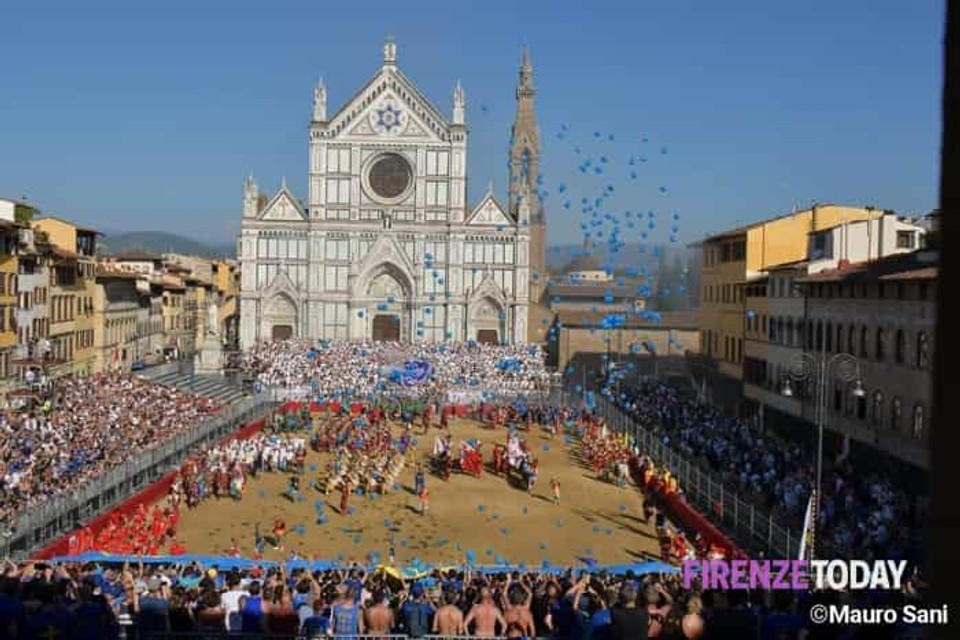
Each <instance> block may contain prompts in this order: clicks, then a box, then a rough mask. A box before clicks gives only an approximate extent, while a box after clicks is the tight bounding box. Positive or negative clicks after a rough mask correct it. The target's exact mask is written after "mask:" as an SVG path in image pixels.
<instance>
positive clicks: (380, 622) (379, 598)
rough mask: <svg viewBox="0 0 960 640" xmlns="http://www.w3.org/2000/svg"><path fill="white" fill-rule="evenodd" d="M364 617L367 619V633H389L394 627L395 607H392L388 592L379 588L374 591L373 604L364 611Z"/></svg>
mask: <svg viewBox="0 0 960 640" xmlns="http://www.w3.org/2000/svg"><path fill="white" fill-rule="evenodd" d="M363 617H364V618H365V619H366V623H367V633H368V634H370V635H376V634H380V633H384V634H388V633H390V631H391V630H392V629H393V627H394V615H393V609H391V608H390V604H389V601H388V600H387V597H386V594H384V592H383V591H382V590H380V589H378V590H377V591H375V592H374V593H373V600H372V605H371V606H370V608H369V609H367V610H366V611H365V612H364V614H363Z"/></svg>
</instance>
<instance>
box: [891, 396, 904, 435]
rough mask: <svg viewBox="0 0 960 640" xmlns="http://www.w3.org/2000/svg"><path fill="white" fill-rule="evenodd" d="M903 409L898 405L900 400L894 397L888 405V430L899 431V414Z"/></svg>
mask: <svg viewBox="0 0 960 640" xmlns="http://www.w3.org/2000/svg"><path fill="white" fill-rule="evenodd" d="M902 411H903V408H902V407H901V405H900V398H898V397H896V396H894V397H893V401H892V402H891V403H890V430H891V431H900V414H901V413H902Z"/></svg>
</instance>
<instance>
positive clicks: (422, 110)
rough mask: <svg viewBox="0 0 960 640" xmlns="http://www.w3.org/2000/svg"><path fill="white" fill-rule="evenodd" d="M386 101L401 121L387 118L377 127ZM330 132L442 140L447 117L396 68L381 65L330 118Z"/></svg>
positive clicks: (338, 136) (446, 134)
mask: <svg viewBox="0 0 960 640" xmlns="http://www.w3.org/2000/svg"><path fill="white" fill-rule="evenodd" d="M388 105H389V107H390V109H391V110H392V111H393V110H395V111H398V112H400V114H401V116H400V118H401V121H399V122H397V123H396V125H394V123H393V121H389V120H388V121H387V122H386V123H385V124H386V125H387V126H386V127H385V128H381V129H380V130H379V131H378V130H377V129H378V127H377V123H378V122H380V121H381V120H380V118H379V117H378V112H379V111H383V110H384V109H385V108H386V107H387V106H388ZM328 130H329V132H330V134H331V135H332V136H334V137H337V138H342V137H343V136H344V135H351V136H362V137H369V136H379V135H384V136H389V135H394V136H400V137H402V138H404V139H411V138H422V139H425V140H432V141H445V140H446V139H447V138H448V124H447V121H446V119H445V118H444V117H443V115H442V114H441V113H440V111H438V110H437V108H436V107H434V106H433V104H431V103H430V101H429V100H427V98H426V97H424V95H423V94H422V93H420V91H419V90H418V89H417V88H416V86H415V85H414V84H413V83H412V82H411V81H410V80H409V79H408V78H407V77H406V76H405V75H403V73H401V72H400V71H399V70H398V69H381V70H380V71H378V72H377V74H376V75H374V77H373V78H372V79H371V80H370V81H368V82H367V83H366V84H365V85H364V86H363V88H362V89H360V91H358V92H357V93H356V94H355V95H354V96H353V98H351V99H350V100H349V101H348V102H347V103H346V104H345V105H344V106H343V107H341V108H340V110H339V111H337V113H336V114H335V115H334V116H333V117H332V118H331V119H330V124H329V128H328Z"/></svg>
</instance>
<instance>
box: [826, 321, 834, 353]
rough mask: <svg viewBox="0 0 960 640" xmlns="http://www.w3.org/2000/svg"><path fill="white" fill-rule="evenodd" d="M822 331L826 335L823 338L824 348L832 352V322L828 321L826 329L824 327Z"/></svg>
mask: <svg viewBox="0 0 960 640" xmlns="http://www.w3.org/2000/svg"><path fill="white" fill-rule="evenodd" d="M824 331H825V332H826V335H824V339H825V340H826V344H825V345H824V349H826V350H827V351H828V352H830V353H832V352H833V324H832V323H830V322H828V323H827V327H826V329H824Z"/></svg>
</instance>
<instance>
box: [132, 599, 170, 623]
mask: <svg viewBox="0 0 960 640" xmlns="http://www.w3.org/2000/svg"><path fill="white" fill-rule="evenodd" d="M137 626H139V627H140V629H141V630H143V631H169V630H170V601H169V600H167V599H166V598H154V597H152V596H144V597H143V598H140V615H139V616H138V617H137Z"/></svg>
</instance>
